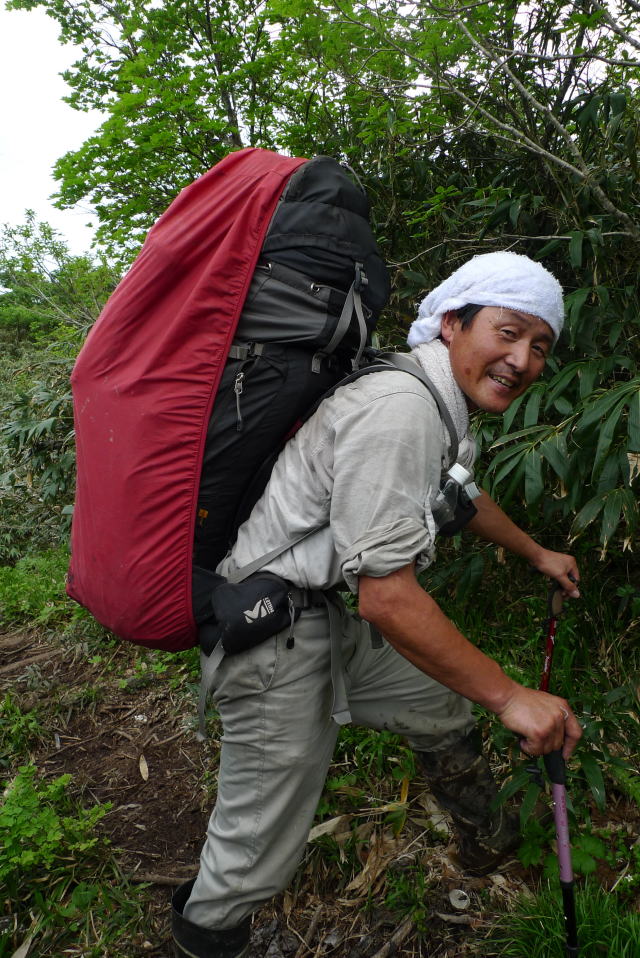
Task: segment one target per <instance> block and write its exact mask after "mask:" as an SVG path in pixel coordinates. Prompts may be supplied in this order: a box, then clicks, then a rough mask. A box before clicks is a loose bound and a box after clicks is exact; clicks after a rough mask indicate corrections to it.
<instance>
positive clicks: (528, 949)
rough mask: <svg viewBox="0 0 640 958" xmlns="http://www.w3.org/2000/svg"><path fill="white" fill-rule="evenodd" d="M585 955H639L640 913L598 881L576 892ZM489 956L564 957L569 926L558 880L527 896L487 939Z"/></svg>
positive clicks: (628, 957) (617, 957)
mask: <svg viewBox="0 0 640 958" xmlns="http://www.w3.org/2000/svg"><path fill="white" fill-rule="evenodd" d="M576 915H577V922H578V941H579V944H580V956H581V958H601V956H602V955H610V956H611V958H614V956H615V958H635V955H637V954H638V952H639V950H640V916H638V915H637V914H634V913H632V912H629V911H628V909H627V908H626V907H625V906H624V905H623V904H622V903H621V902H620V900H619V899H618V898H617V897H616V896H615V895H611V894H609V893H607V892H605V891H603V890H602V889H600V888H598V887H596V886H595V885H594V884H587V885H585V887H584V888H583V889H580V890H578V892H577V896H576ZM484 947H485V949H486V950H485V951H484V952H483V953H484V954H485V955H487V956H502V958H508V956H512V958H522V955H527V956H529V958H562V956H563V955H564V954H565V930H564V920H563V912H562V898H561V894H560V889H559V887H558V886H557V884H556V883H552V884H550V885H548V886H546V887H545V888H543V889H542V890H541V891H540V892H539V894H537V895H536V896H535V898H533V897H527V898H523V899H521V900H520V901H519V902H518V904H517V905H516V907H515V909H514V910H513V912H512V913H510V914H508V915H505V916H504V918H502V919H501V920H500V921H499V922H498V924H497V926H496V928H495V929H494V930H493V932H492V934H491V935H490V937H489V939H488V940H487V941H486V942H485V943H484Z"/></svg>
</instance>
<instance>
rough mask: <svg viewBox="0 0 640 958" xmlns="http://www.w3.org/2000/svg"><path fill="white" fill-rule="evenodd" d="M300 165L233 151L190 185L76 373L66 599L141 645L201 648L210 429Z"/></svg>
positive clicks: (156, 230)
mask: <svg viewBox="0 0 640 958" xmlns="http://www.w3.org/2000/svg"><path fill="white" fill-rule="evenodd" d="M305 162H306V160H304V159H299V158H290V157H283V156H279V155H278V154H276V153H271V152H269V151H267V150H260V149H252V148H250V149H246V150H240V151H239V152H237V153H232V154H230V155H229V156H227V157H226V158H225V159H224V160H222V162H220V163H218V164H217V165H216V166H214V167H213V169H211V170H209V171H208V172H207V173H205V174H204V176H202V177H201V178H200V179H198V180H196V181H195V182H194V183H192V184H191V185H190V186H188V187H186V188H185V189H184V190H183V191H182V192H181V193H180V194H179V196H178V197H177V198H176V199H175V200H174V201H173V203H172V204H171V206H169V208H168V209H167V210H166V212H165V213H164V214H163V215H162V216H161V217H160V219H159V220H158V221H157V223H156V224H155V225H154V226H153V227H152V229H151V230H150V231H149V234H148V236H147V238H146V240H145V243H144V246H143V247H142V250H141V252H140V255H139V256H138V258H137V259H136V261H135V262H134V264H133V266H132V267H131V269H130V270H129V272H128V273H127V275H126V276H125V277H124V279H123V280H122V282H121V283H120V284H119V285H118V287H117V288H116V290H115V291H114V293H113V295H112V296H111V298H110V299H109V301H108V303H107V305H106V306H105V308H104V310H103V311H102V313H101V315H100V317H99V319H98V321H97V322H96V324H95V326H94V327H93V329H92V330H91V332H90V333H89V336H88V337H87V340H86V342H85V344H84V346H83V347H82V349H81V351H80V354H79V356H78V359H77V361H76V364H75V367H74V370H73V373H72V376H71V382H72V387H73V399H74V417H75V427H76V444H77V453H76V455H77V467H78V478H77V490H76V502H75V507H74V514H73V524H72V532H71V564H70V567H69V576H68V584H67V592H68V594H69V595H70V596H71V597H72V598H73V599H75V600H76V601H78V602H79V603H80V604H81V605H84V606H86V607H87V608H88V609H89V610H90V612H92V614H93V615H94V616H95V617H96V619H98V621H99V622H101V623H102V624H103V625H104V626H106V627H107V628H109V629H111V630H112V631H113V632H115V633H116V634H117V635H119V636H121V637H122V638H125V639H128V640H130V641H133V642H137V643H139V644H141V645H148V646H150V647H152V648H160V649H164V650H167V651H178V650H180V649H186V648H189V647H190V646H192V645H195V644H196V643H197V637H196V627H195V623H194V620H193V614H192V608H191V555H192V549H193V531H194V522H195V508H196V499H197V495H198V484H199V479H200V472H201V467H202V455H203V448H204V440H205V436H206V428H207V423H208V421H209V416H210V414H211V409H212V406H213V400H214V397H215V395H216V390H217V388H218V383H219V381H220V377H221V375H222V370H223V368H224V363H225V360H226V357H227V353H228V350H229V347H230V345H231V341H232V339H233V336H234V332H235V329H236V326H237V323H238V318H239V316H240V313H241V311H242V307H243V305H244V301H245V298H246V295H247V290H248V288H249V284H250V282H251V278H252V274H253V271H254V268H255V265H256V262H257V259H258V256H259V253H260V248H261V246H262V243H263V240H264V237H265V234H266V232H267V229H268V227H269V223H270V220H271V217H272V214H273V212H274V209H275V206H276V203H277V201H278V198H279V197H280V195H281V193H282V191H283V189H284V187H285V185H286V182H287V180H288V179H289V177H290V176H291V174H292V173H293V172H294V171H295V170H296V169H297V168H298V167H299V166H301V165H302V164H303V163H305Z"/></svg>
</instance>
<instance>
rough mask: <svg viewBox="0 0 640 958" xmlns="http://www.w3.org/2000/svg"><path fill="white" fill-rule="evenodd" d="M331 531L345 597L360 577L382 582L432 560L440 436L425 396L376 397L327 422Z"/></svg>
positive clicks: (437, 421)
mask: <svg viewBox="0 0 640 958" xmlns="http://www.w3.org/2000/svg"><path fill="white" fill-rule="evenodd" d="M333 428H334V444H333V450H334V454H333V464H332V466H333V469H332V471H333V490H332V495H331V532H332V535H333V539H334V543H335V549H336V551H337V554H338V557H339V561H340V567H341V570H342V575H343V578H344V581H345V583H346V585H347V587H348V588H349V589H350V590H351V591H352V592H357V591H358V579H359V577H360V576H363V575H366V576H373V577H379V576H385V575H389V574H390V573H391V572H395V571H396V570H398V569H400V568H403V567H404V566H406V565H409V564H410V563H411V562H413V561H414V560H415V561H416V564H417V567H418V569H421V568H425V567H426V566H427V565H428V564H429V563H430V561H431V560H432V558H433V554H434V548H435V532H436V527H435V523H434V520H433V515H432V512H431V501H432V498H433V497H434V496H435V493H436V492H437V489H438V485H439V482H440V475H441V470H442V453H443V445H444V432H443V426H442V422H441V419H440V416H439V413H438V411H437V407H436V405H435V403H434V401H433V400H432V398H431V396H430V395H428V394H427V393H426V392H424V393H422V394H418V393H416V392H414V391H411V390H407V391H406V392H397V393H393V394H387V395H385V396H381V397H376V398H374V399H372V400H371V401H369V402H368V403H367V404H366V405H364V406H362V407H360V408H359V409H358V410H357V411H354V412H351V413H349V414H347V415H345V416H343V417H342V418H340V419H339V420H337V421H336V422H335V423H334V427H333Z"/></svg>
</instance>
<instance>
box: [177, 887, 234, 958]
mask: <svg viewBox="0 0 640 958" xmlns="http://www.w3.org/2000/svg"><path fill="white" fill-rule="evenodd" d="M194 882H195V878H192V879H191V881H188V882H186V883H185V884H184V885H180V887H179V888H178V890H177V891H176V893H175V894H174V896H173V898H172V899H171V931H172V933H173V946H174V949H175V955H176V958H246V956H248V954H249V929H250V926H251V919H250V918H245V920H244V921H243V922H242V923H241V924H240V925H238V926H237V927H236V928H221V929H215V928H203V927H202V925H196V924H195V923H194V922H192V921H189V920H188V919H187V918H185V917H184V915H183V914H182V912H183V909H184V906H185V905H186V904H187V901H188V900H189V896H190V894H191V889H192V888H193V883H194Z"/></svg>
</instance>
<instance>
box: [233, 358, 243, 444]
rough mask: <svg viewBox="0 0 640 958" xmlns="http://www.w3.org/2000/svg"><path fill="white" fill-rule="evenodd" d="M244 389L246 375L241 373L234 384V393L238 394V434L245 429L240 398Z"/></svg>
mask: <svg viewBox="0 0 640 958" xmlns="http://www.w3.org/2000/svg"><path fill="white" fill-rule="evenodd" d="M243 389H244V373H243V372H239V373H238V375H237V376H236V379H235V382H234V384H233V391H234V393H235V394H236V412H237V416H238V425H237V426H236V430H237V432H242V430H243V428H244V422H243V419H242V412H241V411H240V396H241V395H242V390H243Z"/></svg>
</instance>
